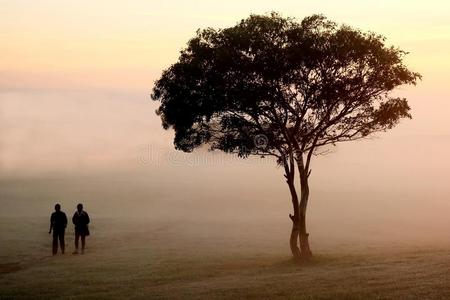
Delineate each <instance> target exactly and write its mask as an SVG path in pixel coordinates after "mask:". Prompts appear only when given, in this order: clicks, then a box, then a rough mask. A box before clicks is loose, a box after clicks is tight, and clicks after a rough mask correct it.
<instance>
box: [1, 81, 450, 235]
mask: <svg viewBox="0 0 450 300" xmlns="http://www.w3.org/2000/svg"><path fill="white" fill-rule="evenodd" d="M411 95H413V94H412V93H411ZM420 98H421V95H420V93H419V95H418V96H414V97H412V101H411V103H412V112H413V115H414V117H415V118H414V119H413V120H406V121H405V122H404V123H402V124H401V125H400V126H398V128H396V129H394V130H392V131H391V132H388V133H381V134H379V135H378V136H377V137H375V138H372V139H368V140H364V141H359V142H353V143H347V144H340V145H338V146H336V147H333V148H330V150H331V153H329V154H327V155H324V156H317V157H315V158H314V160H313V165H312V175H311V200H310V206H309V209H308V224H309V231H310V233H311V236H312V239H313V240H314V235H316V236H321V237H323V238H330V239H333V240H346V239H348V238H353V239H359V240H363V239H367V238H370V239H372V240H373V239H375V240H376V241H377V242H379V241H404V242H411V241H415V242H419V241H420V242H421V243H422V242H426V243H432V244H433V243H442V242H447V241H448V238H449V236H448V228H450V220H449V218H448V215H449V212H450V202H449V201H448V198H449V195H450V187H449V186H448V184H447V182H448V170H449V167H450V159H449V158H448V155H446V154H447V153H448V150H449V148H450V136H449V135H447V134H445V130H446V128H445V127H438V126H436V125H430V124H431V122H432V120H431V119H430V118H429V117H428V116H427V114H428V112H427V111H426V110H424V108H423V107H424V106H421V103H420V102H419V101H426V100H422V99H420ZM0 101H1V116H2V117H1V130H2V134H1V170H2V171H1V181H0V201H1V205H2V210H1V213H0V214H1V215H2V216H3V217H7V216H29V217H31V216H47V215H48V214H49V212H50V211H51V210H52V206H53V204H54V203H56V202H59V203H61V204H62V206H63V210H66V211H67V212H69V214H70V213H72V211H74V207H75V205H76V204H77V203H78V202H82V203H84V205H85V207H86V209H87V210H88V211H89V212H90V214H91V215H93V216H94V218H95V217H97V218H110V219H114V218H143V219H148V220H157V221H158V220H161V221H174V222H200V223H201V222H206V223H205V224H207V223H208V222H225V223H230V224H231V223H234V224H241V223H242V222H243V223H242V224H245V223H246V222H247V223H253V224H254V223H261V224H266V225H270V224H273V226H281V227H282V228H284V229H283V230H284V231H283V232H285V233H286V237H287V234H288V231H289V226H290V223H289V219H288V214H289V213H291V209H292V208H291V204H290V198H289V192H288V188H287V185H286V184H285V182H284V178H283V173H282V170H281V169H280V168H279V167H277V166H276V164H275V163H274V162H273V161H272V160H270V159H268V158H264V159H262V158H258V157H256V158H249V159H245V160H244V159H239V158H237V157H234V156H231V155H226V154H223V153H220V152H213V153H211V152H208V151H206V150H205V149H199V150H197V151H195V152H194V153H183V152H179V151H176V150H174V149H173V145H172V136H173V133H172V132H171V131H164V130H163V129H162V128H161V125H160V120H159V118H158V117H157V116H156V115H155V114H154V110H155V108H156V103H152V101H151V100H150V98H149V96H148V93H144V92H140V93H139V92H117V91H110V92H104V91H95V90H93V91H82V92H80V91H69V92H68V91H57V92H52V91H21V92H19V91H7V92H2V93H1V98H0ZM416 103H417V105H415V104H416ZM428 105H429V106H432V105H433V103H429V104H428ZM416 106H417V107H416ZM419 108H420V109H419ZM428 121H430V122H428ZM434 121H435V122H436V120H434ZM420 123H422V124H420ZM432 126H435V128H436V130H435V132H430V133H428V134H427V133H426V132H427V129H426V128H431V127H432ZM421 128H425V129H423V130H422V129H421ZM415 132H417V133H415ZM243 226H244V227H243V228H245V225H243ZM280 232H281V230H280Z"/></svg>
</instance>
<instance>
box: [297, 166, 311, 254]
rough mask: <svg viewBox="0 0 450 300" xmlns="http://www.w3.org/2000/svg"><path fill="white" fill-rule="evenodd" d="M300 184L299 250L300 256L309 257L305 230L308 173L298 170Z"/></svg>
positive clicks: (309, 250)
mask: <svg viewBox="0 0 450 300" xmlns="http://www.w3.org/2000/svg"><path fill="white" fill-rule="evenodd" d="M300 184H301V197H300V205H299V212H300V215H299V224H298V231H299V240H300V251H301V257H302V258H309V257H311V256H312V252H311V249H310V247H309V239H308V237H309V233H308V232H307V231H306V208H307V206H308V198H309V184H308V174H306V172H300Z"/></svg>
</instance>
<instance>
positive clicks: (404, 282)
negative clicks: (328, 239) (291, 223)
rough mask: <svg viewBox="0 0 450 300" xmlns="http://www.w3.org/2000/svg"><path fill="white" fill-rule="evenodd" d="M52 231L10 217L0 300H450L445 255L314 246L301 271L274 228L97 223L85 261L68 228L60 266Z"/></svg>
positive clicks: (449, 260) (449, 257)
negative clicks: (53, 248)
mask: <svg viewBox="0 0 450 300" xmlns="http://www.w3.org/2000/svg"><path fill="white" fill-rule="evenodd" d="M19 223H20V225H19ZM242 228H245V230H243V229H242ZM46 229H47V220H46V219H44V218H39V219H35V220H30V219H28V220H27V221H25V222H23V221H21V222H19V220H17V219H16V218H2V220H1V230H2V232H1V244H2V248H1V253H0V254H1V265H0V267H1V269H0V271H1V275H0V276H1V277H0V278H1V280H0V295H1V297H0V298H1V299H49V298H51V299H58V298H61V299H67V298H69V299H112V298H113V299H187V298H193V299H284V298H287V299H449V298H450V249H449V248H446V247H442V248H438V247H436V248H432V247H422V248H421V247H412V246H401V245H398V244H397V245H396V246H391V247H388V246H386V245H384V246H379V247H376V246H371V247H369V246H367V245H366V246H363V245H359V244H358V243H357V242H355V243H353V244H351V243H348V244H345V243H343V244H336V245H335V246H332V244H330V243H325V242H324V243H321V242H317V241H316V242H314V247H315V248H316V249H320V251H319V252H318V253H316V255H315V257H314V259H313V260H312V261H310V262H305V263H302V264H296V263H294V262H292V261H291V260H290V256H289V253H288V248H287V243H286V241H285V236H280V237H277V234H276V233H277V232H279V231H281V229H284V228H277V227H276V226H269V225H266V226H264V225H263V226H260V225H257V224H225V223H213V222H209V223H193V222H189V223H185V224H182V223H181V222H176V223H164V222H150V221H144V220H131V219H121V220H116V219H98V220H95V223H94V224H93V226H92V236H91V237H89V240H88V248H87V251H86V254H85V255H77V256H75V255H71V254H70V253H71V250H73V246H72V243H73V236H72V234H73V231H72V229H71V228H69V230H68V232H67V238H66V243H67V244H68V250H67V252H68V253H69V254H66V255H64V256H61V255H58V256H56V257H52V256H50V255H49V253H50V237H49V236H48V234H47V232H46Z"/></svg>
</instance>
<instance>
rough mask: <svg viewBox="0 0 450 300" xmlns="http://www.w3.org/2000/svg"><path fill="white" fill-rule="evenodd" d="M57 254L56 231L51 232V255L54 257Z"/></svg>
mask: <svg viewBox="0 0 450 300" xmlns="http://www.w3.org/2000/svg"><path fill="white" fill-rule="evenodd" d="M57 252H58V232H57V231H56V230H53V247H52V254H53V255H56V253H57Z"/></svg>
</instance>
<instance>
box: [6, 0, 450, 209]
mask: <svg viewBox="0 0 450 300" xmlns="http://www.w3.org/2000/svg"><path fill="white" fill-rule="evenodd" d="M271 11H276V12H279V13H281V14H282V15H283V16H286V17H295V18H297V19H299V20H301V19H302V18H304V17H306V16H309V15H311V14H316V13H320V14H324V15H325V16H327V17H328V18H329V19H331V20H333V21H336V22H338V23H345V24H347V25H350V26H353V27H356V28H360V29H362V30H364V31H368V30H370V31H374V32H376V33H379V34H382V35H384V36H385V37H386V38H387V44H390V45H394V46H398V47H400V48H401V49H403V50H405V51H408V52H409V54H408V56H407V57H406V59H405V62H406V64H407V65H408V66H409V67H410V69H412V70H413V71H416V72H419V73H421V74H422V76H423V80H422V81H421V82H419V84H418V85H417V86H416V87H410V86H409V87H400V88H399V89H398V90H397V91H395V92H394V94H396V95H401V96H405V97H407V98H408V99H409V102H410V106H411V108H412V115H413V119H412V120H405V121H404V122H402V123H401V124H400V125H399V126H398V127H396V128H395V129H393V130H392V131H390V132H388V133H385V134H380V135H378V136H377V137H376V138H374V139H373V140H369V141H361V142H357V143H352V144H345V145H344V144H342V145H339V146H338V147H336V149H333V151H332V153H331V154H329V155H327V156H323V157H317V158H315V160H314V162H313V175H314V176H312V178H313V179H312V184H313V187H314V189H316V190H318V191H320V190H326V191H328V192H330V191H348V190H350V191H353V192H354V193H356V192H357V191H366V190H370V191H376V190H378V191H379V190H392V191H394V190H395V191H397V192H398V193H401V192H402V191H408V192H409V193H412V194H415V195H416V198H415V199H416V205H417V207H419V206H420V199H421V197H422V196H423V197H428V196H426V195H434V196H433V197H434V198H433V199H435V200H433V201H435V202H433V203H435V205H436V207H439V208H444V210H445V209H446V210H447V211H448V209H449V208H450V206H449V205H448V204H446V203H447V202H444V201H446V199H447V198H448V196H449V195H450V193H449V191H448V188H447V186H446V181H447V180H446V178H448V175H449V174H448V170H449V169H450V158H449V156H448V153H449V150H450V122H449V121H448V115H449V112H450V102H449V101H448V100H449V97H450V57H449V55H450V18H449V17H448V16H449V15H450V2H448V1H437V0H430V1H387V0H378V1H361V0H360V1H349V0H347V1H300V0H295V1H283V0H280V1H265V0H258V1H243V0H240V1H235V0H229V1H206V0H204V1H170V0H165V1H156V0H154V1H136V0H135V1H111V0H110V1H84V0H77V1H69V0H67V1H50V0H41V1H22V0H15V1H4V0H0V14H1V16H2V17H1V18H0V38H1V43H0V176H1V177H14V176H15V177H21V176H44V175H46V174H50V173H51V174H73V173H84V174H87V173H92V172H105V171H106V172H119V171H121V172H122V171H123V172H127V171H130V170H132V171H133V172H143V174H145V175H142V176H150V178H152V176H153V178H154V177H156V176H157V177H159V180H161V181H166V182H169V181H170V180H172V179H173V178H177V180H180V181H183V182H185V184H186V185H190V186H191V188H192V187H194V189H195V187H197V188H202V186H203V185H202V182H204V180H206V179H207V177H208V178H209V176H213V177H216V178H217V181H215V183H211V184H212V186H216V187H217V186H219V185H220V182H222V183H224V182H227V184H228V185H224V186H228V187H229V185H230V182H231V183H233V182H234V183H236V184H238V183H239V182H240V181H241V180H244V179H245V180H246V179H248V178H253V181H254V184H255V185H259V184H261V183H263V184H264V185H265V186H269V187H274V188H275V189H276V190H277V191H278V189H284V188H285V187H284V186H283V184H284V183H283V181H282V176H281V170H279V169H276V167H275V166H274V164H273V163H272V162H270V161H260V160H258V159H250V160H247V161H242V160H239V159H236V158H233V157H229V156H225V155H222V154H220V153H215V154H211V153H205V152H202V151H197V152H196V153H194V154H183V153H179V152H176V151H175V150H173V144H172V138H173V133H172V132H171V131H164V130H163V129H162V128H161V125H160V120H159V118H158V117H157V116H156V115H155V113H154V111H155V109H156V108H157V104H156V103H153V102H152V101H151V99H150V93H151V89H152V86H153V82H154V81H155V80H157V79H158V77H159V76H160V75H161V72H162V71H163V70H164V69H166V68H168V67H169V66H170V65H171V64H172V63H175V62H176V60H177V58H178V56H179V52H180V50H181V49H183V48H184V47H185V45H186V43H187V41H188V40H189V39H190V38H191V37H193V36H194V35H195V31H196V30H197V29H199V28H206V27H214V28H222V27H228V26H233V25H235V24H236V23H237V22H239V21H240V20H241V19H242V18H246V17H248V16H249V14H251V13H254V14H264V13H268V12H271ZM211 172H213V173H211ZM206 182H208V181H206ZM324 183H326V185H325V184H324ZM250 187H252V185H251V184H250ZM246 189H248V190H249V191H252V190H254V189H253V188H249V187H248V186H247V187H246ZM352 195H356V194H352ZM417 195H421V196H417ZM343 197H345V196H343Z"/></svg>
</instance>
